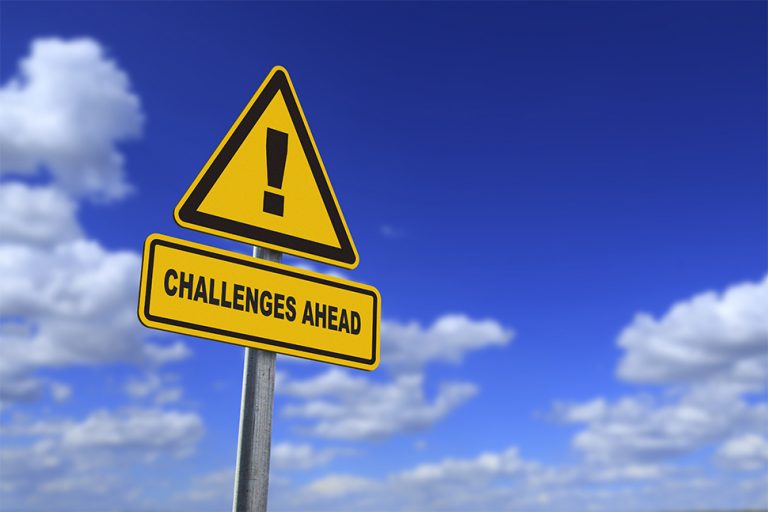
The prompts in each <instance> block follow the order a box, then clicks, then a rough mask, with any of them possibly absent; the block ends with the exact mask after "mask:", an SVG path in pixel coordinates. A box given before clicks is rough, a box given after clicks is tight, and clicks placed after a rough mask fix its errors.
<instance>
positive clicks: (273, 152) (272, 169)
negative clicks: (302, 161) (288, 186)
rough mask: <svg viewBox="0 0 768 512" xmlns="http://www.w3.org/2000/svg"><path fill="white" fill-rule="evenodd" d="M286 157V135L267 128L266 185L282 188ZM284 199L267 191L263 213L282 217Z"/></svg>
mask: <svg viewBox="0 0 768 512" xmlns="http://www.w3.org/2000/svg"><path fill="white" fill-rule="evenodd" d="M287 155H288V134H287V133H285V132H281V131H280V130H273V129H272V128H267V185H269V186H270V187H272V188H276V189H281V188H283V176H284V175H285V157H286V156H287ZM284 201H285V198H284V197H283V196H281V195H280V194H275V193H273V192H270V191H268V190H265V191H264V211H265V212H266V213H271V214H272V215H279V216H280V217H282V216H283V204H284Z"/></svg>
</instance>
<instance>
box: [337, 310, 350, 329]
mask: <svg viewBox="0 0 768 512" xmlns="http://www.w3.org/2000/svg"><path fill="white" fill-rule="evenodd" d="M339 331H340V332H346V333H348V332H349V318H347V310H346V309H344V308H342V309H341V317H340V318H339Z"/></svg>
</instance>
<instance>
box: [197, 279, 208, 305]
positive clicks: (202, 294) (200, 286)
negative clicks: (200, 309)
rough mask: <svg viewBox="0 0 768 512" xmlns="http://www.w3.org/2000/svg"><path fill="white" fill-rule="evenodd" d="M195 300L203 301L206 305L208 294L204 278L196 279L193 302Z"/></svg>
mask: <svg viewBox="0 0 768 512" xmlns="http://www.w3.org/2000/svg"><path fill="white" fill-rule="evenodd" d="M197 299H203V302H205V303H206V304H208V292H207V290H206V289H205V278H204V277H203V276H200V277H198V278H197V287H195V301H197Z"/></svg>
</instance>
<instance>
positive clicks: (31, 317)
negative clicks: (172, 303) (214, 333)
mask: <svg viewBox="0 0 768 512" xmlns="http://www.w3.org/2000/svg"><path fill="white" fill-rule="evenodd" d="M139 268H140V260H139V256H138V255H137V254H135V253H132V252H113V251H108V250H106V249H104V248H103V247H101V246H100V245H99V244H98V243H96V242H94V241H90V240H85V239H79V240H75V241H72V242H67V243H62V244H58V245H56V246H55V247H54V248H52V249H48V250H41V249H39V248H38V247H37V246H30V245H24V244H3V245H0V273H2V275H3V276H5V277H4V279H3V282H2V285H0V289H1V290H2V293H0V315H2V317H3V318H4V322H3V326H2V332H0V335H2V343H0V355H1V357H0V382H2V383H3V385H2V390H3V394H4V395H5V396H4V397H3V398H4V399H5V400H9V399H10V400H12V399H21V398H24V397H25V396H26V397H32V396H35V394H36V393H38V392H39V390H38V389H37V387H36V386H35V385H34V382H36V380H35V379H34V378H33V377H32V375H33V373H34V372H35V370H37V369H39V368H55V367H62V366H71V365H94V364H103V363H111V362H117V361H127V362H131V363H136V364H142V363H144V364H162V363H166V362H169V361H175V360H179V359H182V358H184V357H186V356H187V355H188V350H187V349H186V347H185V345H184V344H183V343H181V342H175V343H174V344H172V345H159V344H152V343H148V342H147V341H146V340H145V336H146V333H145V331H144V329H143V327H141V325H140V324H139V323H138V322H137V320H136V313H135V307H136V304H135V303H136V296H137V293H138V290H137V286H138V285H137V279H136V276H138V275H139ZM20 383H21V384H23V383H28V385H26V390H25V389H18V386H19V384H20ZM11 395H13V396H11Z"/></svg>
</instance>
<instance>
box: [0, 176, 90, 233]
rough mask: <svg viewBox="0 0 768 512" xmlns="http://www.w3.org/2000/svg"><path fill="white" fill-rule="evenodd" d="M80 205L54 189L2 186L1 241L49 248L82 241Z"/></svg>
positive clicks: (17, 184)
mask: <svg viewBox="0 0 768 512" xmlns="http://www.w3.org/2000/svg"><path fill="white" fill-rule="evenodd" d="M76 212H77V204H76V203H75V202H74V201H73V200H72V199H70V198H69V197H68V196H67V195H65V194H64V193H62V192H61V191H60V190H58V189H56V188H53V187H32V186H28V185H25V184H23V183H14V182H9V183H2V184H0V240H1V241H2V242H3V243H4V244H10V243H22V244H28V245H39V246H43V247H50V246H52V245H54V244H57V243H61V242H69V241H72V240H75V239H77V238H80V236H81V234H82V232H81V230H80V226H79V225H78V223H77V219H76V218H75V214H76Z"/></svg>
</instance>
